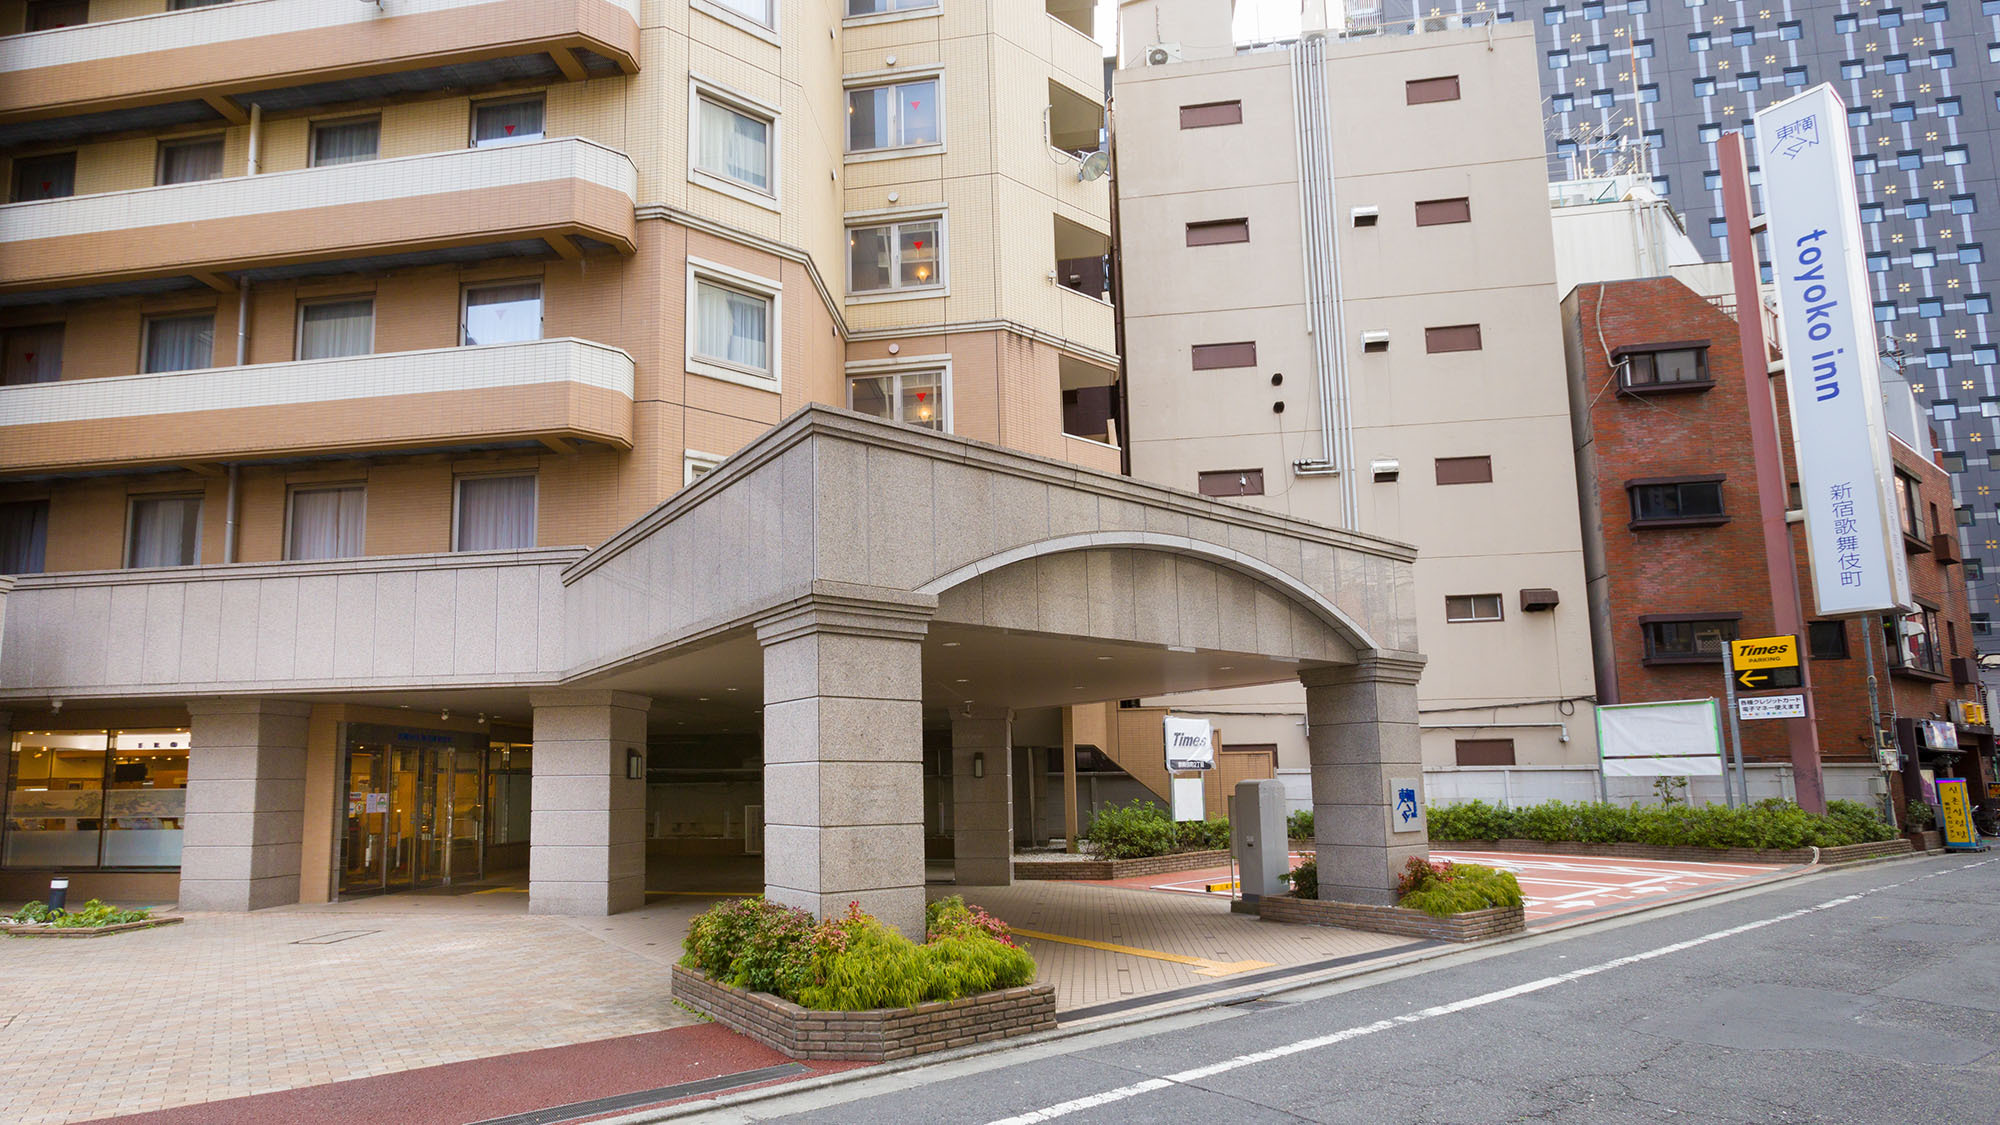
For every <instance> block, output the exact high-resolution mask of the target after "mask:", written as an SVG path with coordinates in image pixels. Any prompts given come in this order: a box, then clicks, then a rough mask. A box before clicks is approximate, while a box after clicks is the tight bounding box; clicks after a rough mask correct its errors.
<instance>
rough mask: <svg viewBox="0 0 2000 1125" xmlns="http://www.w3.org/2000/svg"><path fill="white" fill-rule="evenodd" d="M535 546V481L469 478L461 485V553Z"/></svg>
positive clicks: (459, 525) (508, 478) (459, 523)
mask: <svg viewBox="0 0 2000 1125" xmlns="http://www.w3.org/2000/svg"><path fill="white" fill-rule="evenodd" d="M534 545H535V478H534V477H531V476H526V477H466V478H464V479H462V480H460V481H459V482H458V548H457V549H458V550H461V551H507V550H517V549H520V548H524V547H532V546H534Z"/></svg>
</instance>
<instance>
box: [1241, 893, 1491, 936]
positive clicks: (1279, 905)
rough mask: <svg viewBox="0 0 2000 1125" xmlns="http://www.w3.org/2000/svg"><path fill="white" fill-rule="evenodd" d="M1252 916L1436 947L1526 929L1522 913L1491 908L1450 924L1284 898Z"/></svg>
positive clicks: (1413, 914)
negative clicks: (1394, 937)
mask: <svg viewBox="0 0 2000 1125" xmlns="http://www.w3.org/2000/svg"><path fill="white" fill-rule="evenodd" d="M1257 913H1258V915H1259V916H1261V917H1262V918H1263V919H1264V920H1265V921H1269V922H1290V923H1293V924H1295V925H1306V926H1345V927H1346V928H1348V929H1350V930H1369V931H1372V932H1374V933H1378V934H1397V935H1399V936H1402V937H1413V938H1435V939H1437V940H1440V941H1479V940H1480V939H1482V938H1490V937H1498V936H1500V935H1501V934H1513V933H1519V932H1520V931H1522V930H1523V929H1526V928H1527V925H1528V923H1527V918H1526V916H1525V912H1524V911H1523V910H1522V908H1521V907H1518V906H1495V907H1490V908H1488V909H1486V910H1471V911H1467V912H1466V913H1464V914H1454V915H1452V916H1451V917H1449V918H1436V917H1432V916H1431V915H1429V914H1426V913H1424V912H1423V911H1421V910H1411V909H1408V908H1407V907H1402V906H1363V905H1361V904H1360V903H1355V902H1327V901H1324V900H1321V899H1313V898H1292V897H1291V896H1289V895H1269V896H1266V897H1264V898H1261V899H1258V900H1257Z"/></svg>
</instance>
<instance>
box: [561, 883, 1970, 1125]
mask: <svg viewBox="0 0 2000 1125" xmlns="http://www.w3.org/2000/svg"><path fill="white" fill-rule="evenodd" d="M1941 854H1944V853H1942V852H1909V853H1905V854H1903V855H1894V856H1878V857H1874V858H1870V859H1861V860H1854V861H1852V862H1849V863H1838V864H1826V865H1820V864H1799V865H1797V866H1794V867H1789V868H1783V869H1781V870H1778V871H1774V872H1772V873H1771V874H1769V875H1765V876H1762V877H1760V878H1758V879H1756V880H1754V881H1750V882H1747V883H1738V884H1735V885H1732V886H1726V887H1709V888H1705V889H1702V890H1697V891H1690V892H1688V893H1687V894H1685V895H1680V896H1676V897H1674V898H1669V899H1659V900H1652V899H1649V900H1646V901H1644V902H1640V903H1637V904H1635V905H1632V906H1630V907H1627V908H1625V909H1622V910H1619V911H1617V912H1615V913H1609V914H1596V915H1589V914H1586V915H1579V916H1576V918H1575V920H1573V921H1564V922H1557V923H1552V924H1549V925H1544V926H1540V927H1530V928H1528V929H1526V930H1522V931H1520V932H1518V933H1512V934H1506V935H1503V936H1500V937H1492V938H1486V939H1484V940H1482V941H1474V942H1466V943H1462V944H1454V945H1448V946H1444V947H1442V948H1435V949H1425V950H1421V951H1419V952H1415V953H1408V954H1404V955H1402V956H1393V955H1391V956H1390V957H1388V958H1387V959H1385V960H1381V961H1372V962H1369V963H1366V964H1363V965H1356V966H1353V967H1351V968H1341V969H1335V970H1333V971H1331V972H1325V973H1319V974H1314V975H1310V976H1302V977H1299V978H1296V979H1290V980H1283V981H1279V982H1276V983H1274V984H1272V985H1270V986H1269V987H1266V988H1262V989H1259V990H1256V991H1253V992H1244V993H1222V994H1219V995H1216V996H1212V997H1204V998H1202V999H1200V1000H1190V1001H1187V1002H1185V1003H1182V1004H1177V1005H1170V1006H1163V1007H1159V1008H1151V1009H1141V1010H1140V1011H1137V1012H1133V1013H1131V1014H1129V1015H1122V1016H1107V1017H1104V1018H1102V1019H1096V1020H1088V1021H1085V1022H1082V1023H1077V1024H1072V1025H1068V1026H1060V1027H1057V1028H1056V1029H1055V1030H1054V1031H1044V1032H1038V1033H1036V1034H1033V1035H1023V1036H1021V1037H1019V1038H1016V1039H1008V1040H1003V1041H998V1042H993V1043H980V1044H974V1045H972V1046H967V1047H958V1048H954V1049H952V1050H949V1051H939V1052H937V1053H936V1054H930V1055H921V1056H918V1057H915V1058H909V1059H899V1060H896V1061H895V1062H890V1063H884V1064H882V1065H879V1066H864V1067H857V1068H855V1069H853V1070H847V1071H842V1072H840V1073H838V1074H829V1075H825V1076H823V1077H820V1078H811V1079H805V1080H803V1081H798V1082H785V1083H781V1084H778V1085H771V1086H760V1087H757V1088H754V1089H749V1090H745V1091H742V1092H741V1093H737V1094H725V1095H723V1096H721V1097H717V1098H711V1099H709V1100H706V1101H700V1102H686V1103H682V1104H679V1105H672V1106H661V1107H658V1108H654V1109H644V1110H637V1111H634V1112H632V1113H628V1114H625V1115H623V1116H620V1117H603V1118H593V1119H592V1120H591V1123H590V1125H654V1123H656V1122H661V1121H676V1120H680V1119H683V1118H688V1117H694V1116H696V1115H698V1114H705V1113H713V1112H715V1111H716V1110H720V1109H728V1108H731V1107H734V1106H741V1105H749V1104H752V1103H755V1102H760V1101H768V1100H771V1099H773V1098H778V1097H784V1096H789V1095H792V1094H799V1093H808V1092H810V1091H813V1090H824V1089H829V1088H832V1087H835V1086H843V1085H846V1084H848V1083H851V1082H859V1081H862V1080H864V1079H872V1078H878V1077H882V1076H884V1075H890V1074H900V1073H903V1072H905V1071H911V1070H916V1069H919V1068H921V1067H926V1066H932V1065H935V1064H938V1063H947V1062H956V1061H959V1060H961V1059H968V1058H977V1057H979V1056H981V1055H990V1054H994V1053H996V1052H999V1051H1003V1050H1015V1049H1018V1048H1022V1047H1032V1046H1038V1045H1041V1044H1045V1043H1057V1042H1061V1041H1062V1040H1065V1039H1074V1038H1077V1037H1079V1036H1083V1035H1092V1034H1096V1033H1097V1032H1100V1031H1109V1030H1113V1029H1116V1028H1121V1027H1130V1026H1132V1025H1134V1024H1140V1023H1149V1022H1151V1021H1153V1020H1160V1019H1166V1018H1168V1017H1172V1016H1183V1015H1188V1014H1190V1013H1194V1012H1203V1011H1208V1010H1211V1009H1214V1008H1228V1007H1234V1006H1236V1005H1239V1004H1248V1003H1252V1002H1254V1001H1257V1000H1262V999H1265V998H1267V997H1271V996H1281V995H1284V994H1285V993H1288V992H1298V991H1302V990H1304V989H1308V988H1317V987H1319V986H1320V985H1325V984H1332V983H1334V982H1335V981H1342V980H1349V979H1353V978H1356V977H1363V976H1368V975H1370V974H1374V973H1382V972H1387V971H1389V970H1392V969H1400V968H1403V967H1405V966H1409V965H1417V964H1422V963H1423V962H1425V961H1435V960H1437V959H1438V958H1441V957H1448V956H1452V955H1454V954H1462V953H1468V952H1472V951H1475V950H1487V949H1495V948H1499V947H1501V946H1505V945H1510V944H1513V943H1515V942H1520V941H1525V940H1527V939H1529V938H1534V937H1541V936H1543V935H1546V934H1549V933H1553V932H1560V931H1566V930H1572V929H1575V928H1577V927H1579V926H1586V925H1591V924H1595V923H1601V922H1610V921H1613V920H1616V919H1623V918H1629V917H1633V916H1635V915H1642V914H1648V913H1651V912H1653V911H1655V910H1661V909H1664V908H1666V907H1669V906H1684V905H1687V904H1688V903H1692V902H1699V901H1701V900H1703V899H1709V898H1716V897H1719V896H1722V895H1730V894H1737V893H1740V892H1743V891H1749V890H1761V889H1764V888H1766V887H1768V886H1770V885H1773V884H1776V883H1783V882H1789V881H1791V880H1793V879H1797V878H1801V877H1803V876H1806V875H1818V874H1827V873H1830V872H1837V871H1849V870H1853V869H1856V868H1860V867H1868V866H1874V865H1877V864H1885V863H1900V862H1903V861H1906V860H1913V859H1925V858H1930V857H1931V856H1935V855H1941ZM1058 1018H1059V1019H1060V1013H1058Z"/></svg>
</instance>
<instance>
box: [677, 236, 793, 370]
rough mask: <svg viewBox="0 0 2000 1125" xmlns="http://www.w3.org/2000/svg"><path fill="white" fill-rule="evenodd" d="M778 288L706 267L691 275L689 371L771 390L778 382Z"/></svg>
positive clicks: (720, 268) (689, 283)
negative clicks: (776, 381)
mask: <svg viewBox="0 0 2000 1125" xmlns="http://www.w3.org/2000/svg"><path fill="white" fill-rule="evenodd" d="M778 293H779V289H778V285H777V283H776V282H771V281H765V280H763V279H761V278H754V277H751V276H750V275H748V274H739V273H737V272H736V271H734V270H730V269H728V268H726V267H722V266H714V265H710V264H703V265H702V266H700V267H696V266H694V265H692V264H690V266H689V269H688V325H689V327H688V332H687V341H688V356H687V362H688V368H689V370H692V371H695V372H697V373H699V374H702V375H708V376H712V377H714V378H718V379H727V380H732V381H735V382H741V383H746V384H747V385H750V386H755V387H762V388H766V389H769V388H770V387H771V386H772V385H773V383H774V382H775V380H776V379H777V378H778V362H777V358H778V357H777V348H776V344H777V338H776V329H777V325H778V317H777V312H778V307H777V306H778Z"/></svg>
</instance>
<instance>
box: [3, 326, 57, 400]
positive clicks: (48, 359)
mask: <svg viewBox="0 0 2000 1125" xmlns="http://www.w3.org/2000/svg"><path fill="white" fill-rule="evenodd" d="M0 336H4V339H5V341H6V343H5V345H4V346H5V348H6V354H5V355H0V387H16V386H20V385H22V384H24V383H53V382H55V381H56V380H57V379H60V378H62V348H63V326H62V325H60V324H34V325H29V326H27V327H25V328H10V329H8V330H7V331H6V332H5V333H4V334H0Z"/></svg>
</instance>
